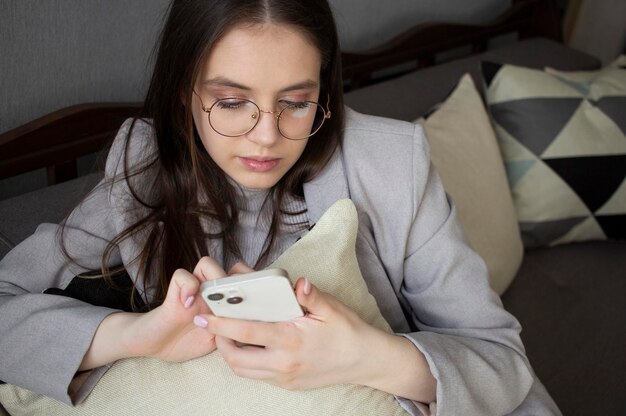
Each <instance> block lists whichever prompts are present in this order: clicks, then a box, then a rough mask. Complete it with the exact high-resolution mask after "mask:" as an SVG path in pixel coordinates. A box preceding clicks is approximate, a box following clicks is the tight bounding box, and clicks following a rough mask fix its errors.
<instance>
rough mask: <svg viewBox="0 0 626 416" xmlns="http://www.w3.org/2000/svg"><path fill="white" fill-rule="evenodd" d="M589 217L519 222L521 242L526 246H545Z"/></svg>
mask: <svg viewBox="0 0 626 416" xmlns="http://www.w3.org/2000/svg"><path fill="white" fill-rule="evenodd" d="M587 218H589V217H574V218H565V219H562V220H555V221H542V222H520V223H519V226H520V231H521V233H522V243H523V245H524V247H526V248H536V247H545V246H547V245H548V244H550V243H551V242H553V241H554V240H556V239H558V238H559V237H562V236H563V235H565V234H567V232H568V231H569V230H571V229H572V228H574V227H575V226H577V225H578V224H580V223H582V222H583V221H585V220H586V219H587Z"/></svg>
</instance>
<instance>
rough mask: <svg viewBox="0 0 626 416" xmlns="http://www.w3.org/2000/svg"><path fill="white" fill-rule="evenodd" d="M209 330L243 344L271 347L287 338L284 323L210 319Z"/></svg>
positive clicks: (212, 317)
mask: <svg viewBox="0 0 626 416" xmlns="http://www.w3.org/2000/svg"><path fill="white" fill-rule="evenodd" d="M207 320H208V324H207V328H208V330H209V331H211V332H212V333H214V334H215V335H218V336H222V337H225V338H228V339H231V340H233V341H238V342H241V343H243V344H250V345H259V346H263V347H269V346H273V345H275V344H276V343H277V342H278V341H280V340H281V338H282V337H284V336H285V334H284V331H283V330H282V328H281V327H282V325H283V324H282V323H275V324H274V323H268V322H259V321H244V320H241V319H231V318H219V317H216V316H210V317H208V319H207Z"/></svg>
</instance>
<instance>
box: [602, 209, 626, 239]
mask: <svg viewBox="0 0 626 416" xmlns="http://www.w3.org/2000/svg"><path fill="white" fill-rule="evenodd" d="M595 218H596V221H597V222H598V224H600V227H601V228H602V231H604V234H606V235H607V237H608V238H611V239H614V240H620V239H621V240H623V239H626V214H624V215H596V217H595Z"/></svg>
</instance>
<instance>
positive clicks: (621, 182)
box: [482, 56, 626, 248]
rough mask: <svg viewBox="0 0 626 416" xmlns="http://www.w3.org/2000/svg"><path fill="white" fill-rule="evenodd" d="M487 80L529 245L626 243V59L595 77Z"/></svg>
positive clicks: (529, 75)
mask: <svg viewBox="0 0 626 416" xmlns="http://www.w3.org/2000/svg"><path fill="white" fill-rule="evenodd" d="M482 73H483V79H484V81H485V89H486V90H485V99H486V101H487V106H488V109H489V112H490V114H491V118H492V122H493V125H494V130H495V131H496V135H497V137H498V143H499V145H500V151H501V152H502V156H503V159H504V163H505V167H506V170H507V176H508V180H509V186H510V188H511V193H512V195H513V201H514V203H515V209H516V213H517V218H518V222H519V225H520V229H521V233H522V240H523V242H524V246H525V247H526V248H534V247H540V246H552V245H557V244H563V243H568V242H574V241H585V240H604V239H624V238H626V56H622V57H620V58H619V59H618V60H617V61H615V62H614V63H613V64H612V65H609V66H607V67H606V68H604V69H601V70H598V71H593V72H571V73H568V72H563V71H556V70H545V71H541V70H536V69H530V68H524V67H519V66H514V65H503V64H495V63H490V62H483V63H482Z"/></svg>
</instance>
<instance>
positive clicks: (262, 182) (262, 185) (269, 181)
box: [235, 177, 280, 190]
mask: <svg viewBox="0 0 626 416" xmlns="http://www.w3.org/2000/svg"><path fill="white" fill-rule="evenodd" d="M279 180H280V178H274V177H272V178H238V179H235V182H237V183H238V184H239V185H241V186H243V187H244V188H248V189H259V190H261V189H270V188H272V187H273V186H274V185H276V184H277V183H278V181H279Z"/></svg>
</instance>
